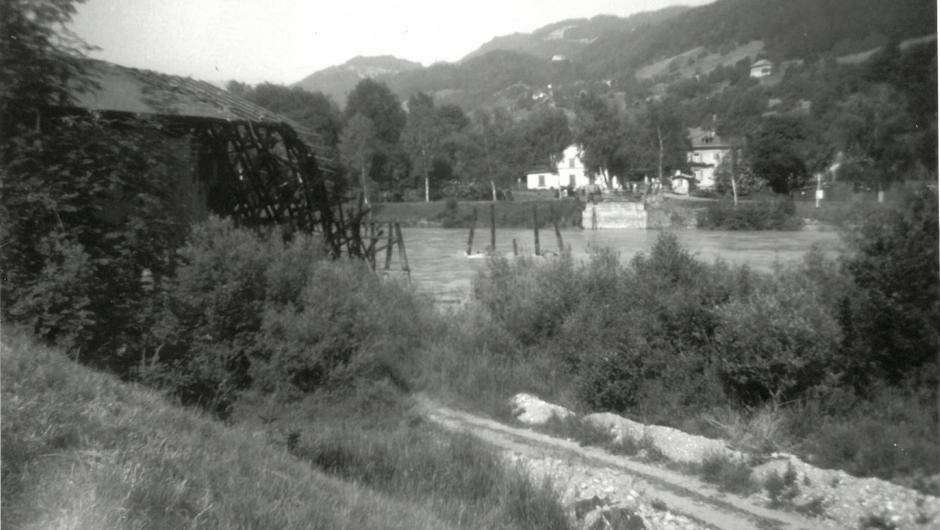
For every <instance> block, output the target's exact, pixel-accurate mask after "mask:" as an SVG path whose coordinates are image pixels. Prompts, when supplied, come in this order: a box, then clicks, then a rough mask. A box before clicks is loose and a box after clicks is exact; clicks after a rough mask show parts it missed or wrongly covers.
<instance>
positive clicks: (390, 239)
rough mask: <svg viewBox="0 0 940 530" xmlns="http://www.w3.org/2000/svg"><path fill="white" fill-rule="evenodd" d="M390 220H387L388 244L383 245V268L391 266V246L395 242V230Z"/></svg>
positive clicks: (387, 268) (386, 268)
mask: <svg viewBox="0 0 940 530" xmlns="http://www.w3.org/2000/svg"><path fill="white" fill-rule="evenodd" d="M393 228H394V226H393V225H392V222H391V221H389V222H388V245H386V246H385V270H389V269H390V268H391V267H392V247H393V246H394V243H395V236H394V234H395V230H393Z"/></svg>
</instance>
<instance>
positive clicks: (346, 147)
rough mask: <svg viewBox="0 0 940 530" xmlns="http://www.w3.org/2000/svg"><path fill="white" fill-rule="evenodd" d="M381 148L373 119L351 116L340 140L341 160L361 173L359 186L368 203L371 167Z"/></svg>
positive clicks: (348, 167)
mask: <svg viewBox="0 0 940 530" xmlns="http://www.w3.org/2000/svg"><path fill="white" fill-rule="evenodd" d="M379 150H380V146H379V143H378V139H377V138H376V135H375V127H374V125H373V123H372V120H370V119H369V118H367V117H365V116H363V115H362V114H356V115H355V116H353V117H352V118H350V120H349V122H348V123H347V124H346V128H345V129H344V130H343V134H342V136H341V137H340V141H339V154H340V160H342V161H343V165H344V166H346V168H347V169H350V170H354V171H356V172H357V173H358V174H359V188H360V189H361V190H362V194H363V195H364V196H365V200H366V202H367V203H368V201H369V198H370V195H369V193H370V190H369V185H368V179H369V173H370V171H369V169H370V168H371V167H372V161H373V159H374V158H375V156H376V155H377V154H378V152H379Z"/></svg>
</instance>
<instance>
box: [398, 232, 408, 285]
mask: <svg viewBox="0 0 940 530" xmlns="http://www.w3.org/2000/svg"><path fill="white" fill-rule="evenodd" d="M395 239H397V240H398V259H399V260H400V261H401V268H402V270H404V271H405V272H406V273H408V281H409V282H411V267H409V266H408V253H407V252H405V238H403V237H401V225H400V224H399V223H395Z"/></svg>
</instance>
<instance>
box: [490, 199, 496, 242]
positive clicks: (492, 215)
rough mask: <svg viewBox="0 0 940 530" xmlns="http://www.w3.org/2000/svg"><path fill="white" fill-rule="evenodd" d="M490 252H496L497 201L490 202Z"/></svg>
mask: <svg viewBox="0 0 940 530" xmlns="http://www.w3.org/2000/svg"><path fill="white" fill-rule="evenodd" d="M490 252H492V253H495V252H496V203H495V202H494V203H491V204H490Z"/></svg>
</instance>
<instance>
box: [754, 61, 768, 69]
mask: <svg viewBox="0 0 940 530" xmlns="http://www.w3.org/2000/svg"><path fill="white" fill-rule="evenodd" d="M765 66H773V63H771V62H770V61H768V60H767V59H761V60H759V61H757V62H755V63H754V64H752V65H751V69H754V68H763V67H765Z"/></svg>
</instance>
